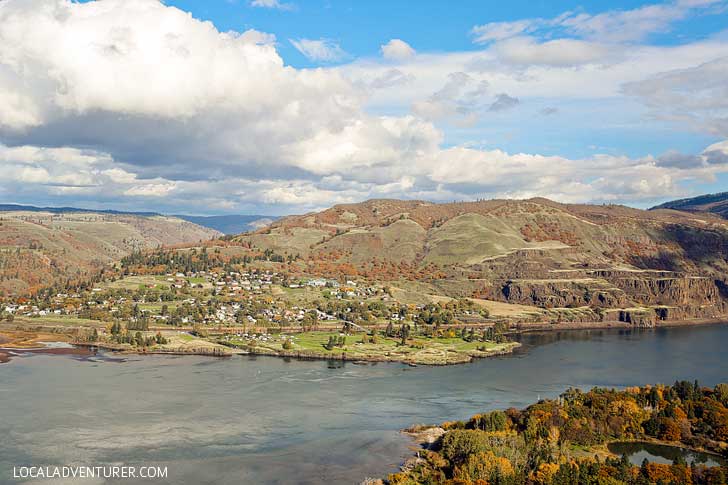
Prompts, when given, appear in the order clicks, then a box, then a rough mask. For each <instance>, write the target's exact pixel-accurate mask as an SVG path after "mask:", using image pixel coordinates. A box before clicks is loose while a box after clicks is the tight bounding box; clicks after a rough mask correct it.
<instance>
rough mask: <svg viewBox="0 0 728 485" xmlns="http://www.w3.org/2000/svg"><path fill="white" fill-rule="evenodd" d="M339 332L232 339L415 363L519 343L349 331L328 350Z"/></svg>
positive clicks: (271, 348) (262, 346)
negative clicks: (369, 335) (374, 337)
mask: <svg viewBox="0 0 728 485" xmlns="http://www.w3.org/2000/svg"><path fill="white" fill-rule="evenodd" d="M341 335H342V334H340V333H339V332H305V333H300V334H296V335H289V336H285V335H274V336H269V337H268V340H267V341H261V340H257V341H256V342H255V345H254V346H253V347H250V346H249V345H250V343H251V340H250V339H244V338H236V339H231V340H230V343H232V344H233V345H235V346H238V347H242V348H248V349H250V350H251V351H252V352H254V353H263V354H273V355H297V354H300V355H301V356H304V357H305V356H310V357H319V358H327V357H330V358H343V357H344V356H345V357H346V359H347V360H363V361H393V362H405V363H412V364H427V365H444V364H458V363H464V362H470V361H471V360H472V359H473V358H477V357H487V356H489V355H494V354H499V353H506V352H510V351H511V350H513V349H514V348H515V347H517V346H518V344H515V343H506V344H497V343H494V342H466V341H464V340H462V339H460V338H422V337H418V338H412V339H408V340H407V343H406V344H405V345H400V340H399V339H394V338H386V337H382V336H378V337H377V342H376V343H371V342H370V341H369V339H367V343H363V342H362V340H363V336H364V335H363V334H351V335H347V336H346V337H345V338H346V343H345V344H344V345H343V347H334V348H333V349H331V350H328V349H326V348H325V347H324V345H325V344H326V343H327V342H328V341H329V338H330V337H334V338H336V339H338V338H339V337H340V336H341ZM287 340H289V341H290V342H291V343H292V348H291V349H288V350H286V349H284V348H283V344H284V342H286V341H287Z"/></svg>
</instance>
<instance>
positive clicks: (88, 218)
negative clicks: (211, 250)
mask: <svg viewBox="0 0 728 485" xmlns="http://www.w3.org/2000/svg"><path fill="white" fill-rule="evenodd" d="M217 235H219V233H218V232H217V231H213V230H211V229H207V228H203V227H200V226H198V225H195V224H192V223H189V222H186V221H183V220H181V219H177V218H172V217H164V216H159V215H151V216H139V215H129V214H109V213H93V212H80V213H73V212H71V213H53V212H40V211H6V212H0V292H2V293H3V294H10V295H13V294H23V293H27V292H30V291H33V290H34V289H35V288H38V287H41V286H47V285H49V284H52V283H56V282H65V281H68V280H72V281H73V280H79V279H83V278H84V277H86V276H88V275H89V274H91V273H93V272H95V271H97V270H99V269H100V268H101V267H103V266H104V265H106V264H109V263H112V262H114V261H118V260H119V259H121V258H122V257H123V256H125V255H127V254H129V253H130V252H132V251H133V250H135V249H145V248H154V247H157V246H162V245H174V244H187V243H193V242H198V241H201V240H207V239H210V238H212V237H215V236H217Z"/></svg>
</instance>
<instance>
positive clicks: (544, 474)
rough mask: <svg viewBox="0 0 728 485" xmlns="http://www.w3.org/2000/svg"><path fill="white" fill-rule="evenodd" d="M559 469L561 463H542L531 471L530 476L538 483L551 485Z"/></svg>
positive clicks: (537, 484)
mask: <svg viewBox="0 0 728 485" xmlns="http://www.w3.org/2000/svg"><path fill="white" fill-rule="evenodd" d="M557 471H559V465H557V464H556V463H541V464H540V465H539V466H538V469H536V470H535V471H533V472H531V474H530V476H529V478H530V480H531V481H532V482H533V483H534V484H536V485H549V484H550V483H551V480H553V478H554V475H555V474H556V472H557Z"/></svg>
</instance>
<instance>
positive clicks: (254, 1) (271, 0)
mask: <svg viewBox="0 0 728 485" xmlns="http://www.w3.org/2000/svg"><path fill="white" fill-rule="evenodd" d="M250 6H251V7H260V8H276V9H279V10H290V9H292V8H293V5H292V4H290V3H281V2H279V1H278V0H251V2H250Z"/></svg>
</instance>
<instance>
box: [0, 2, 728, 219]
mask: <svg viewBox="0 0 728 485" xmlns="http://www.w3.org/2000/svg"><path fill="white" fill-rule="evenodd" d="M41 7H43V8H41ZM727 26H728V2H727V1H726V0H673V1H663V2H659V1H653V2H645V1H616V2H615V1H609V2H607V1H585V2H566V1H562V2H558V1H520V0H519V1H512V2H508V3H504V2H483V1H458V2H440V1H437V2H436V1H421V2H416V3H414V2H410V1H367V2H360V1H337V0H323V1H319V0H312V1H297V0H290V1H287V0H207V1H193V0H167V1H165V2H164V3H161V2H158V1H157V0H98V1H85V2H72V1H70V0H33V2H23V1H22V0H5V1H4V2H2V3H0V39H2V40H4V42H3V44H4V47H3V48H0V168H2V169H3V170H4V171H5V173H8V174H12V175H11V176H9V177H6V179H5V180H4V181H0V199H1V200H2V201H4V202H17V203H28V204H39V205H40V204H44V205H82V206H85V207H108V208H116V209H138V210H158V211H163V212H165V211H166V212H188V213H195V214H218V213H252V212H255V213H264V214H284V213H293V212H304V211H308V210H314V209H320V208H323V207H326V206H329V205H332V204H335V203H342V202H356V201H359V200H364V199H367V198H371V197H396V198H424V199H430V200H436V201H449V200H467V199H476V198H489V197H516V198H526V197H533V196H546V197H550V198H553V199H556V200H560V201H563V202H594V203H604V202H609V203H625V204H629V205H633V206H637V207H648V206H650V205H652V204H656V203H659V202H662V201H664V200H668V199H671V198H676V197H684V196H689V195H695V194H699V193H704V192H716V191H723V190H728V141H727V140H728V102H727V101H726V98H728V96H726V93H728V81H726V80H727V79H728V30H727V28H726V27H727ZM20 33H22V35H21V34H20Z"/></svg>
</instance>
